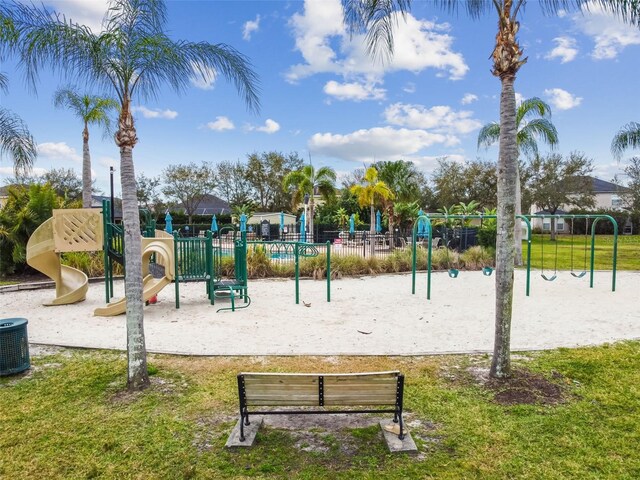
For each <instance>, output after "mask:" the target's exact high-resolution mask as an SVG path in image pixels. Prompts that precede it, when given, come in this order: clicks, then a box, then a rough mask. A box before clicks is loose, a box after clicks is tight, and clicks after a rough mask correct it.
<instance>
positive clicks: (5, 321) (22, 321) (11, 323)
mask: <svg viewBox="0 0 640 480" xmlns="http://www.w3.org/2000/svg"><path fill="white" fill-rule="evenodd" d="M27 323H29V322H28V321H27V319H26V318H0V331H5V332H6V331H11V330H17V329H21V328H23V327H24V326H25V325H26V324H27Z"/></svg>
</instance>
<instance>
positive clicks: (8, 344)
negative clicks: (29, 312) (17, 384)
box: [0, 318, 31, 376]
mask: <svg viewBox="0 0 640 480" xmlns="http://www.w3.org/2000/svg"><path fill="white" fill-rule="evenodd" d="M27 323H28V322H27V319H26V318H4V319H0V376H4V375H13V374H14V373H19V372H22V371H24V370H26V369H27V368H29V367H30V366H31V363H30V361H29V339H28V338H27Z"/></svg>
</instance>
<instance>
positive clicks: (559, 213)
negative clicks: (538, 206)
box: [534, 209, 567, 215]
mask: <svg viewBox="0 0 640 480" xmlns="http://www.w3.org/2000/svg"><path fill="white" fill-rule="evenodd" d="M534 215H567V212H565V211H564V210H560V209H558V210H556V213H553V214H552V213H551V212H549V210H540V211H539V212H536V213H534Z"/></svg>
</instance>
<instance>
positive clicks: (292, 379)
mask: <svg viewBox="0 0 640 480" xmlns="http://www.w3.org/2000/svg"><path fill="white" fill-rule="evenodd" d="M403 380H404V377H403V376H402V375H401V374H400V372H398V371H392V372H373V373H353V374H317V373H241V374H239V375H238V388H239V391H240V396H241V398H242V397H243V396H244V400H245V405H246V406H333V405H349V406H356V405H398V403H400V404H401V403H402V385H403Z"/></svg>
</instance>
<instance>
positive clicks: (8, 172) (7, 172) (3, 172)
mask: <svg viewBox="0 0 640 480" xmlns="http://www.w3.org/2000/svg"><path fill="white" fill-rule="evenodd" d="M48 171H49V170H48V169H46V168H41V167H33V168H32V169H31V172H30V173H32V174H33V175H35V176H37V177H41V176H42V175H44V174H45V173H47V172H48ZM14 175H15V172H14V171H13V167H0V177H7V178H15V177H14Z"/></svg>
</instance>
